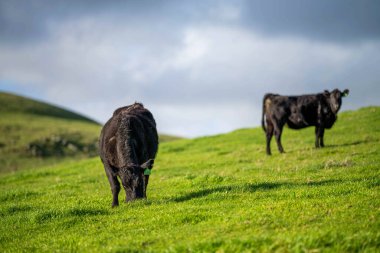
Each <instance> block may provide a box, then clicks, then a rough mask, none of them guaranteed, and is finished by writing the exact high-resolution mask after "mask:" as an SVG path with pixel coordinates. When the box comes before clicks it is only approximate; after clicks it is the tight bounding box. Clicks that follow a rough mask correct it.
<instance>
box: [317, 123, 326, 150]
mask: <svg viewBox="0 0 380 253" xmlns="http://www.w3.org/2000/svg"><path fill="white" fill-rule="evenodd" d="M324 133H325V129H324V128H323V127H321V126H316V127H315V147H316V148H320V147H323V146H324V144H323V134H324Z"/></svg>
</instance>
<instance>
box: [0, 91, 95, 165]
mask: <svg viewBox="0 0 380 253" xmlns="http://www.w3.org/2000/svg"><path fill="white" fill-rule="evenodd" d="M0 116H1V117H0V132H1V133H2V134H1V135H0V172H5V171H11V170H13V171H15V170H21V169H25V168H36V167H40V166H43V165H48V164H54V163H57V162H61V161H63V160H67V159H71V160H72V159H78V158H83V157H91V156H95V155H97V139H98V136H99V132H100V128H101V125H100V124H98V123H96V122H95V121H93V120H91V119H89V118H86V117H84V116H81V115H79V114H76V113H74V112H71V111H68V110H65V109H61V108H59V107H56V106H53V105H50V104H47V103H43V102H39V101H35V100H32V99H29V98H25V97H21V96H17V95H13V94H8V93H0Z"/></svg>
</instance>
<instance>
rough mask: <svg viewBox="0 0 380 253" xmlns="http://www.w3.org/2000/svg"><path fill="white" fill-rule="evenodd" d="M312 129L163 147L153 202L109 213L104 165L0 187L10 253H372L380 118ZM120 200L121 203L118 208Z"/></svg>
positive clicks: (82, 164)
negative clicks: (317, 139) (274, 138)
mask: <svg viewBox="0 0 380 253" xmlns="http://www.w3.org/2000/svg"><path fill="white" fill-rule="evenodd" d="M313 133H314V130H313V129H311V128H310V129H305V130H302V131H292V130H288V129H285V132H284V136H283V145H284V148H285V150H286V152H287V153H285V154H279V153H278V152H277V150H276V146H275V143H272V149H273V152H272V153H273V155H272V156H266V155H265V145H264V133H263V131H262V130H261V129H260V128H256V129H241V130H237V131H234V132H232V133H230V134H226V135H218V136H211V137H204V138H198V139H193V140H179V141H175V142H171V143H163V144H161V145H160V148H159V154H158V157H157V160H156V162H155V167H154V169H153V173H152V176H151V180H150V183H149V187H148V199H147V200H145V201H136V202H133V203H128V204H123V203H121V205H120V206H119V207H118V208H114V209H112V208H111V201H112V197H111V191H110V188H109V184H108V181H107V179H106V176H105V173H104V169H103V167H102V164H101V162H100V160H99V158H92V159H88V160H82V161H79V162H78V161H71V162H66V163H63V164H60V165H58V166H54V167H42V168H39V169H35V170H24V171H20V172H14V173H8V174H3V175H1V176H0V190H1V195H0V201H1V202H0V203H1V210H0V216H1V221H0V248H1V249H2V251H3V252H19V251H23V252H33V251H36V252H52V251H61V252H68V251H74V252H216V251H219V252H244V251H246V252H273V251H278V252H326V251H327V252H358V251H367V252H377V251H379V250H380V232H379V231H380V226H379V225H380V224H379V220H380V219H379V218H380V217H379V216H380V215H379V211H380V201H379V183H380V170H379V164H380V145H379V144H380V108H379V107H369V108H364V109H361V110H359V111H355V112H346V113H342V114H341V115H340V116H339V119H338V122H337V124H336V125H335V126H334V128H333V129H332V130H328V131H327V132H326V136H325V144H326V147H325V148H324V149H315V148H314V147H313V145H314V134H313ZM123 198H124V192H121V194H120V196H119V199H120V200H122V199H123Z"/></svg>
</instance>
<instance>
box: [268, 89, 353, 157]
mask: <svg viewBox="0 0 380 253" xmlns="http://www.w3.org/2000/svg"><path fill="white" fill-rule="evenodd" d="M348 93H349V90H347V89H346V90H344V91H343V92H341V91H340V90H338V89H335V90H333V91H332V92H329V91H327V90H326V91H324V92H323V93H318V94H313V95H302V96H281V95H278V94H266V95H265V96H264V99H263V114H262V119H261V125H262V127H263V129H264V131H265V134H266V144H267V146H266V152H267V154H268V155H270V154H271V150H270V141H271V139H272V136H273V134H274V135H275V138H276V142H277V147H278V150H279V151H280V153H283V152H284V149H283V147H282V145H281V134H282V129H283V127H284V125H285V124H287V125H288V126H289V128H292V129H300V128H305V127H308V126H315V137H316V138H315V147H316V148H319V147H323V146H324V143H323V135H324V132H325V129H326V128H327V129H330V128H331V127H332V126H333V124H334V122H335V121H336V119H337V114H338V111H339V109H340V106H341V105H342V97H345V96H347V95H348ZM264 118H265V119H264Z"/></svg>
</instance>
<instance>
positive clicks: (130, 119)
mask: <svg viewBox="0 0 380 253" xmlns="http://www.w3.org/2000/svg"><path fill="white" fill-rule="evenodd" d="M99 144H100V145H99V146H100V157H101V159H102V161H103V162H104V161H107V162H109V163H110V164H111V165H113V166H115V167H121V166H124V165H125V164H123V163H124V162H125V156H128V158H130V159H131V160H132V161H129V162H131V163H138V164H141V163H143V162H145V161H147V160H148V159H154V157H155V155H156V153H157V149H158V134H157V130H156V122H155V120H154V118H153V115H152V114H151V113H150V112H149V111H148V110H147V109H145V108H144V107H143V105H142V104H139V103H135V104H133V105H130V106H126V107H122V108H118V109H117V110H115V112H114V114H113V116H112V118H111V119H110V120H108V121H107V123H106V124H105V125H104V127H103V129H102V132H101V135H100V141H99ZM123 161H124V162H123Z"/></svg>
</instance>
